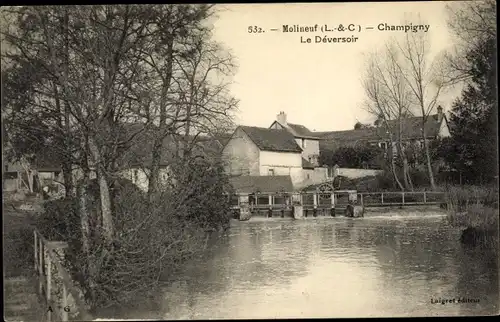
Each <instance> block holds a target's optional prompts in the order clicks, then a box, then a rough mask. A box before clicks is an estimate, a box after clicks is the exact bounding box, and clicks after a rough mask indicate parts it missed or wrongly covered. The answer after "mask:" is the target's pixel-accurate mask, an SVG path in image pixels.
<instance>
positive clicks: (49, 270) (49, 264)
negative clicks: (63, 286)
mask: <svg viewBox="0 0 500 322" xmlns="http://www.w3.org/2000/svg"><path fill="white" fill-rule="evenodd" d="M49 251H50V250H47V305H50V304H51V303H50V292H51V289H50V287H51V284H52V261H51V260H50V253H49ZM51 313H52V312H51V311H50V310H48V312H47V320H48V321H52V314H51Z"/></svg>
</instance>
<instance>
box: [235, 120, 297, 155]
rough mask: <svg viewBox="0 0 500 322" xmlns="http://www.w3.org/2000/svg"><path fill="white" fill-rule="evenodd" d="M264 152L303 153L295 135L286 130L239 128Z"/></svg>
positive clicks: (252, 127)
mask: <svg viewBox="0 0 500 322" xmlns="http://www.w3.org/2000/svg"><path fill="white" fill-rule="evenodd" d="M239 128H240V129H241V130H242V131H243V132H245V133H246V134H247V135H248V137H250V139H251V140H252V142H253V143H255V145H257V147H258V148H259V149H260V150H262V151H275V152H295V153H302V149H301V148H300V146H299V145H298V144H297V142H295V139H294V137H293V135H292V134H291V133H290V132H288V131H286V130H276V129H267V128H263V127H254V126H239Z"/></svg>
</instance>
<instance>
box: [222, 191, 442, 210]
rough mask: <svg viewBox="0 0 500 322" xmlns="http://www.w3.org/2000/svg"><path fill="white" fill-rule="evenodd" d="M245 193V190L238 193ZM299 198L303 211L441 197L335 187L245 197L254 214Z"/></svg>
mask: <svg viewBox="0 0 500 322" xmlns="http://www.w3.org/2000/svg"><path fill="white" fill-rule="evenodd" d="M241 195H245V196H248V194H241ZM230 198H231V205H232V208H233V209H234V210H238V209H239V208H240V206H241V205H240V196H239V195H233V196H231V197H230ZM297 201H298V202H300V204H301V205H302V206H303V209H304V210H305V211H308V210H314V209H317V210H325V209H331V208H345V207H347V205H348V204H352V203H354V204H360V205H363V206H365V207H385V206H387V207H390V206H393V207H403V206H417V205H440V204H442V203H443V202H445V200H444V193H443V192H432V191H418V192H400V191H398V192H364V193H357V192H356V191H354V190H353V191H335V192H333V194H332V193H331V192H314V191H308V192H300V193H272V192H269V193H259V194H258V195H253V194H251V195H250V197H249V199H248V206H249V208H250V211H251V212H253V213H254V214H261V213H262V214H264V215H266V216H269V214H271V216H272V213H273V212H276V211H278V212H281V214H282V216H283V213H284V212H288V211H289V210H290V209H291V208H292V206H293V204H294V203H295V202H297Z"/></svg>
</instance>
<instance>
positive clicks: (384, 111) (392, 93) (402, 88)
mask: <svg viewBox="0 0 500 322" xmlns="http://www.w3.org/2000/svg"><path fill="white" fill-rule="evenodd" d="M378 57H385V60H384V61H380V59H379V58H378ZM399 60H400V55H399V53H398V51H397V48H396V46H395V44H394V41H392V42H389V43H388V44H387V45H386V48H385V50H384V51H383V53H382V54H380V55H377V54H372V55H371V58H370V63H369V64H370V65H369V66H370V67H369V68H371V69H372V70H371V71H370V72H369V74H371V77H368V79H370V78H371V80H370V81H371V82H377V83H378V87H377V88H376V89H377V90H378V93H377V95H376V96H374V95H373V91H374V90H375V88H374V87H373V85H370V84H368V83H366V82H365V88H369V89H370V88H371V90H370V91H368V92H367V94H368V97H369V99H370V100H371V103H372V104H368V107H369V108H368V111H369V112H370V113H372V114H373V115H375V116H382V118H383V119H384V120H385V121H384V124H383V125H384V128H385V129H386V130H387V131H389V132H390V133H392V134H393V135H395V138H393V139H395V141H394V143H395V146H396V149H397V152H398V153H397V155H398V157H399V158H400V159H401V161H402V163H403V180H404V184H405V188H406V189H409V190H413V183H412V179H411V177H410V173H409V166H408V158H407V154H406V151H405V146H406V143H405V140H406V138H405V136H404V135H405V129H404V125H405V122H404V121H405V119H406V118H407V117H408V115H409V114H410V113H409V110H410V106H411V103H412V100H411V92H410V89H409V87H408V85H407V83H406V81H405V79H404V77H403V75H402V74H401V73H400V71H399ZM375 97H377V98H382V100H383V106H381V107H380V108H377V104H373V103H374V98H375ZM371 107H375V108H371ZM389 121H390V122H389Z"/></svg>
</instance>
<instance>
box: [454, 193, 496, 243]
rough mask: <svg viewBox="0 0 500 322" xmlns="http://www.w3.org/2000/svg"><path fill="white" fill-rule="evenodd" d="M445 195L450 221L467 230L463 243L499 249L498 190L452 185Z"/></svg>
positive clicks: (463, 235) (464, 230)
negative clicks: (485, 245)
mask: <svg viewBox="0 0 500 322" xmlns="http://www.w3.org/2000/svg"><path fill="white" fill-rule="evenodd" d="M445 196H446V203H447V208H448V215H447V219H448V222H449V223H450V224H451V225H452V226H454V227H457V228H460V229H463V233H462V242H464V243H466V244H478V243H479V244H487V245H489V246H495V247H497V246H498V223H499V212H498V189H496V188H491V187H482V186H450V187H447V188H446V190H445Z"/></svg>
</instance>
